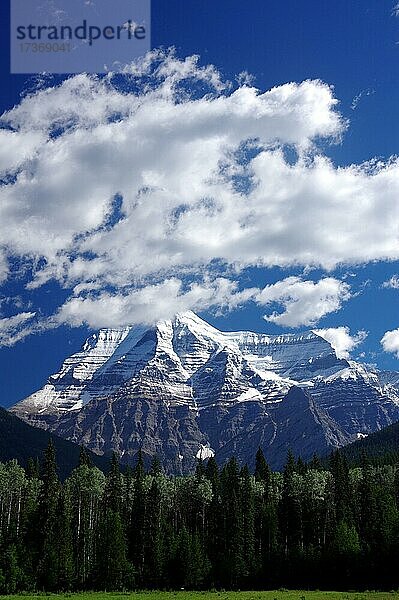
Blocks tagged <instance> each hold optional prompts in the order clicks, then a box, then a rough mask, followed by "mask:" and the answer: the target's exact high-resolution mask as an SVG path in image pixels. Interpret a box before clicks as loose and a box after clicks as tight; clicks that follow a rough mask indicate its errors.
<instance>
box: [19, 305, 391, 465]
mask: <svg viewBox="0 0 399 600" xmlns="http://www.w3.org/2000/svg"><path fill="white" fill-rule="evenodd" d="M398 381H399V377H396V376H395V374H394V373H389V374H386V373H381V372H378V371H376V370H371V369H368V368H367V367H366V366H364V365H360V364H358V363H355V362H352V361H346V360H343V359H339V358H338V357H337V355H336V353H335V351H334V350H333V348H332V347H331V345H330V344H329V343H328V342H327V341H326V340H324V339H323V338H322V337H320V336H319V335H317V334H315V333H313V332H311V331H310V332H306V333H304V334H298V335H296V334H287V335H279V336H268V335H264V334H256V333H251V332H238V333H231V332H229V333H223V332H220V331H218V330H217V329H215V328H213V327H211V326H210V325H209V324H208V323H206V322H205V321H203V320H202V319H200V318H199V317H198V316H196V315H195V314H194V313H191V312H189V313H183V314H179V315H177V316H176V317H175V318H174V319H173V321H163V322H160V323H158V324H157V325H156V326H154V327H131V328H129V327H128V328H124V329H120V330H119V329H104V330H101V331H100V332H98V333H97V334H94V335H93V336H91V337H90V338H89V339H88V340H87V342H86V343H85V344H84V346H83V348H82V350H81V352H78V353H77V354H74V355H73V356H71V357H70V358H68V359H67V360H66V361H65V362H64V364H63V365H62V367H61V370H60V372H59V373H57V374H55V375H53V376H51V377H50V378H49V380H48V382H47V384H46V385H45V386H44V388H43V389H41V390H39V391H38V392H36V393H34V394H32V395H31V396H29V397H28V398H26V399H25V400H23V401H22V402H20V403H18V404H17V405H15V406H14V407H13V408H12V409H11V410H12V412H14V413H15V414H17V415H18V416H19V417H21V418H23V419H24V420H25V421H27V422H29V423H30V424H33V425H36V426H40V427H42V428H45V429H49V430H51V431H54V432H55V433H57V434H58V435H60V436H62V437H64V438H67V439H70V440H72V441H75V442H78V443H81V444H84V445H86V446H88V447H89V448H91V449H92V450H94V451H95V452H97V453H100V454H101V453H104V452H109V451H110V450H115V451H116V452H118V454H119V455H120V456H121V459H122V460H123V461H125V462H130V461H132V460H133V457H134V455H135V454H136V452H137V450H138V448H140V447H142V449H143V452H144V453H145V455H148V456H150V455H153V454H158V455H159V457H160V458H161V460H162V461H163V463H164V466H165V467H166V469H167V470H168V471H170V472H175V473H183V472H188V471H190V470H192V469H193V467H194V465H195V462H196V458H198V457H202V458H205V457H208V456H210V455H213V454H215V455H216V458H217V459H219V460H220V461H221V462H222V461H224V460H225V459H227V458H228V457H229V456H231V455H232V454H235V455H236V456H237V457H238V458H239V459H240V460H241V461H243V462H249V463H251V462H252V460H253V456H254V454H255V452H256V449H257V448H258V447H259V446H261V447H262V448H263V450H264V452H265V454H266V456H267V458H268V460H269V462H270V463H271V465H272V466H273V467H274V468H279V467H281V465H282V464H283V462H284V460H285V457H286V453H287V450H288V448H291V449H292V450H293V451H294V452H295V453H296V454H298V455H299V454H300V455H301V456H302V457H303V458H305V459H306V458H309V457H310V456H311V455H312V454H313V453H314V452H325V451H327V450H328V449H329V448H330V449H331V448H334V447H338V446H342V445H344V444H346V443H349V442H350V441H352V440H354V439H356V438H357V437H358V436H361V435H364V434H368V433H370V432H371V431H375V430H377V429H380V428H382V427H384V426H386V425H389V424H390V423H392V422H394V421H397V420H399V391H398V389H399V388H398Z"/></svg>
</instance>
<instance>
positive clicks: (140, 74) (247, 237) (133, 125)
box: [0, 52, 399, 326]
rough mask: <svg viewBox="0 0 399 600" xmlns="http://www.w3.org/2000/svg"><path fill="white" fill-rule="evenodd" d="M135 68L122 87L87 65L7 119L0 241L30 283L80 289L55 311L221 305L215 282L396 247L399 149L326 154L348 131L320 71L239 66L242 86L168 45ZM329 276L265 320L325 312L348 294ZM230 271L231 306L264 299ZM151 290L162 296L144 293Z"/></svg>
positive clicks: (311, 319)
mask: <svg viewBox="0 0 399 600" xmlns="http://www.w3.org/2000/svg"><path fill="white" fill-rule="evenodd" d="M125 77H126V79H125V81H124V85H123V88H122V89H120V88H118V84H117V82H118V79H120V76H118V78H115V77H113V75H112V74H110V75H107V76H106V77H104V78H99V77H95V76H89V75H85V74H80V75H77V76H74V77H71V78H70V79H68V80H66V81H64V82H63V83H62V84H61V85H59V86H57V87H50V88H48V89H41V90H38V91H36V92H34V93H32V94H31V95H29V96H27V97H25V98H24V99H23V100H22V101H21V103H20V104H19V105H18V106H16V107H15V108H14V109H13V110H11V111H9V112H8V113H6V114H4V115H3V116H2V118H1V123H3V125H4V128H3V129H2V130H0V136H3V138H4V139H7V140H9V141H10V148H11V151H10V152H9V153H7V152H4V153H1V154H0V167H1V168H2V169H3V171H4V173H5V174H6V181H7V183H5V184H4V185H3V186H2V187H1V188H0V247H1V248H3V249H7V250H6V253H7V256H6V258H7V257H18V258H19V259H22V261H25V263H32V265H33V274H32V279H31V281H30V282H28V286H27V287H28V289H33V288H35V287H39V286H41V285H43V284H45V283H46V282H47V281H49V280H50V279H55V280H56V281H58V282H59V283H60V285H62V286H63V287H65V288H66V289H69V290H71V297H70V300H69V301H67V302H66V304H65V305H64V306H63V307H62V308H61V309H60V311H59V312H58V316H57V319H61V318H65V320H67V321H68V322H70V321H76V320H77V321H79V317H78V316H77V313H76V311H77V310H78V307H79V310H80V309H81V310H82V311H83V312H84V314H83V316H82V320H87V322H89V323H94V322H96V321H97V320H98V319H99V317H98V315H97V312H96V311H98V306H99V303H100V305H101V306H103V305H104V306H105V304H106V305H107V306H108V305H109V306H111V310H110V311H109V313H108V312H107V311H104V312H103V313H102V315H101V319H103V320H106V319H108V318H109V324H111V323H112V322H116V321H118V320H119V319H120V318H122V316H123V314H125V313H126V314H128V315H130V317H131V319H145V320H154V319H155V318H157V317H158V313H163V312H164V310H163V308H162V302H163V301H165V304H166V303H167V299H168V298H167V296H166V294H170V298H169V300H170V305H171V306H180V305H183V304H187V305H189V306H190V307H195V306H197V307H199V306H201V307H202V308H206V307H207V306H217V302H218V299H219V298H220V291H219V292H215V291H213V292H212V291H211V292H210V291H209V287H211V288H212V289H213V288H215V286H216V287H217V284H215V283H214V282H215V280H216V279H218V280H219V282H220V281H221V280H225V281H226V278H227V277H228V276H229V274H230V273H231V272H235V273H239V272H240V270H242V269H245V268H247V267H250V266H265V267H271V266H276V265H279V266H300V265H303V266H321V267H322V268H324V269H332V268H334V266H336V265H337V264H340V263H345V264H358V263H366V262H368V261H375V260H383V259H397V258H399V250H398V245H397V226H398V220H399V207H398V203H397V197H398V194H399V161H397V160H394V159H392V160H391V161H388V162H387V163H368V164H365V165H351V166H348V167H340V168H337V167H335V166H334V165H333V163H332V162H331V161H329V160H328V159H327V158H326V157H325V156H323V155H321V154H320V153H319V152H318V150H317V143H318V140H319V139H321V138H324V140H327V141H336V140H339V139H340V138H341V136H342V135H343V133H344V131H345V128H346V126H347V124H346V123H345V122H344V120H343V119H342V118H341V117H340V115H339V113H338V111H337V100H336V99H335V98H334V95H333V90H332V88H331V87H329V86H328V85H326V84H325V83H323V82H321V81H319V80H315V81H305V82H302V83H288V84H286V85H281V86H278V87H275V88H272V89H271V90H269V91H265V92H263V91H259V90H257V89H256V88H254V87H251V86H250V85H249V80H248V79H245V81H244V80H243V79H241V80H240V83H239V84H238V87H237V89H234V88H233V87H231V86H230V87H229V85H228V84H225V83H224V82H223V81H222V80H221V77H220V75H219V73H218V72H217V70H216V69H215V68H214V67H212V66H210V67H199V65H198V59H197V58H196V57H189V58H187V59H185V60H178V59H177V58H176V57H175V56H173V54H166V55H162V54H161V53H159V52H158V53H157V52H153V53H151V54H150V55H148V56H146V57H145V58H144V59H142V60H140V61H138V62H137V63H134V64H132V65H131V66H130V67H129V68H127V69H126V73H125ZM200 88H201V89H204V88H206V90H205V91H206V93H202V92H201V93H199V92H195V90H198V89H200ZM188 89H192V90H194V92H193V94H192V96H189V94H188V92H187V90H188ZM249 146H250V147H251V153H247V154H248V156H247V157H246V160H243V158H242V157H243V155H245V153H246V151H245V149H246V148H247V149H248V147H249ZM288 146H289V147H290V148H291V149H292V150H293V151H294V152H295V153H296V155H297V157H298V160H297V161H296V162H294V164H292V162H288V161H287V159H286V156H285V149H286V148H287V147H288ZM7 177H8V179H7ZM243 182H245V184H246V185H244V186H243V185H240V184H242V183H243ZM242 189H244V190H245V191H242ZM117 195H118V196H121V197H122V198H123V200H122V206H121V211H120V214H119V215H117V217H118V218H116V216H115V214H113V211H114V210H115V206H114V202H113V200H114V198H115V196H117ZM1 264H5V263H4V262H3V263H1ZM210 264H212V269H210V268H209V265H210ZM1 268H2V267H1V266H0V273H1V272H2V271H1ZM3 272H4V267H3ZM211 273H212V276H211ZM3 278H4V275H3ZM207 278H208V279H207ZM212 280H213V283H212ZM171 281H178V282H179V281H180V283H179V284H178V285H177V287H178V288H179V290H180V291H179V290H178V291H176V286H173V285H171V284H170V283H169V284H167V282H171ZM329 281H330V287H331V288H334V285H335V288H334V289H331V291H330V292H329V291H328V289H327V288H328V282H329ZM333 281H336V280H333V279H332V278H325V279H322V280H321V281H320V282H318V283H317V284H313V283H312V282H302V281H297V282H296V283H295V282H294V283H295V285H294V283H293V287H292V288H291V293H292V296H284V294H283V290H282V288H281V290H280V291H281V293H282V294H283V295H282V296H281V298H282V305H283V308H284V312H283V314H281V315H276V314H274V315H271V316H270V317H269V319H270V320H273V321H274V322H276V323H279V324H282V325H289V326H296V325H299V324H312V323H315V322H317V320H318V319H320V318H321V317H322V316H324V315H325V314H328V313H329V312H331V311H334V310H337V309H338V308H339V307H340V305H341V302H342V301H344V300H346V299H347V294H348V293H349V292H348V291H347V290H346V288H345V285H344V284H343V283H342V282H337V283H335V284H333V283H332V282H333ZM183 282H184V283H183ZM230 284H231V285H230V288H231V289H230V294H231V298H230V300H228V299H227V298H226V294H227V292H226V294H224V296H223V298H224V300H223V302H222V303H221V304H222V305H223V306H229V302H230V305H234V303H236V302H238V301H239V302H243V301H244V296H245V294H246V298H247V300H248V299H249V298H252V297H253V292H251V291H247V292H245V294H244V290H243V291H242V292H238V291H237V287H236V284H234V283H231V282H230ZM285 285H287V284H286V283H284V284H283V287H284V286H285ZM179 286H180V287H179ZM227 287H229V286H227ZM194 289H196V294H197V295H198V296H199V299H195V300H194V299H193V294H194V292H193V291H192V290H194ZM73 290H75V294H74V295H73ZM154 290H163V293H164V294H165V299H163V298H160V300H159V302H160V304H159V303H158V300H157V301H156V302H155V301H154V302H147V301H146V297H147V295H148V296H149V297H151V295H152V294H154V293H156V292H154ZM90 291H92V293H90ZM268 293H269V294H270V293H271V291H270V290H269V292H268ZM307 293H309V295H310V296H312V295H313V299H314V300H315V302H314V303H313V306H312V305H311V301H310V300H309V301H307V295H306V294H307ZM238 294H241V295H240V296H239V295H238ZM262 294H263V296H262V297H263V298H264V299H266V303H267V302H268V301H267V292H262ZM157 298H158V296H157ZM239 298H240V300H239ZM129 299H134V302H138V306H140V307H141V308H140V309H138V308H137V309H133V307H132V306H131V304H130V302H131V301H132V302H133V300H129ZM183 299H184V301H183ZM276 300H278V298H276ZM104 303H105V304H104ZM118 307H119V308H118ZM123 307H125V308H123ZM160 307H161V308H160ZM124 310H125V313H124V312H123V311H124ZM89 313H90V314H89ZM118 315H119V317H118ZM103 324H105V323H103ZM295 324H296V325H295Z"/></svg>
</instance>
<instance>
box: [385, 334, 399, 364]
mask: <svg viewBox="0 0 399 600" xmlns="http://www.w3.org/2000/svg"><path fill="white" fill-rule="evenodd" d="M381 345H382V347H383V349H384V352H389V353H390V354H395V355H396V356H397V358H399V329H394V330H393V331H387V332H385V333H384V335H383V337H382V339H381Z"/></svg>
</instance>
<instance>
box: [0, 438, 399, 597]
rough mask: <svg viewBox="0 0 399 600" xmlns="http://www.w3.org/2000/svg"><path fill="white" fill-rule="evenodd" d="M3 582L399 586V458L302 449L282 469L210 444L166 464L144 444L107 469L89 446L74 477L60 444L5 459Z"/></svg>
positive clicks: (98, 586)
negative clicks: (314, 453)
mask: <svg viewBox="0 0 399 600" xmlns="http://www.w3.org/2000/svg"><path fill="white" fill-rule="evenodd" d="M0 535H1V539H0V544H1V556H0V592H1V593H13V592H17V591H21V590H25V591H34V590H46V591H61V590H64V591H66V590H122V589H146V588H152V589H179V588H182V587H184V588H191V589H203V588H206V589H212V588H224V589H268V588H276V587H283V586H284V587H292V588H314V589H327V588H331V589H367V588H368V589H398V587H399V574H398V569H397V565H398V558H399V466H397V465H378V466H372V465H371V464H370V463H369V462H368V461H367V459H366V458H363V461H362V464H361V466H359V467H356V468H350V467H349V466H348V464H347V462H346V458H345V457H344V456H343V455H342V454H341V453H340V452H335V453H334V454H332V455H331V457H330V460H329V464H328V468H326V467H325V466H322V465H321V463H320V462H319V461H318V459H316V458H315V459H314V460H313V461H311V462H310V463H309V464H307V465H306V464H304V463H303V462H302V461H301V460H300V459H299V460H295V459H294V457H293V455H292V454H291V453H289V455H288V457H287V462H286V465H285V468H284V471H283V472H282V473H275V472H271V470H270V469H269V467H268V465H267V462H266V460H265V458H264V456H263V454H262V452H261V451H260V450H259V451H258V452H257V455H256V468H255V472H254V473H250V471H249V469H248V468H247V467H246V466H244V467H242V468H240V467H239V465H238V463H237V461H236V460H235V459H234V458H231V459H230V460H229V462H228V463H227V464H226V465H225V466H224V467H223V468H222V469H219V468H218V466H217V464H216V461H215V460H214V459H213V458H211V459H209V460H208V462H207V463H202V462H199V463H198V466H197V470H196V473H195V475H192V476H186V477H172V476H166V475H165V474H163V472H162V468H161V465H160V464H159V462H158V460H157V459H156V458H155V459H154V460H153V463H152V465H151V468H150V469H149V471H148V472H146V471H145V469H144V463H143V460H142V457H141V453H139V454H138V457H137V464H136V466H135V468H134V469H127V470H126V471H124V472H123V473H122V472H121V470H120V468H119V465H118V461H117V459H116V457H115V456H114V457H113V459H112V461H111V465H110V469H109V472H108V474H107V475H104V473H103V472H102V471H100V470H99V469H98V468H96V467H93V466H92V465H91V464H90V458H89V456H88V454H87V453H86V452H85V451H84V450H82V451H81V456H80V461H79V466H77V467H76V468H75V469H74V470H73V471H72V473H71V474H70V476H69V477H68V478H67V479H66V480H65V481H64V482H63V483H61V482H60V480H59V478H58V473H57V464H56V456H55V450H54V446H53V445H52V444H50V445H49V447H48V448H47V450H46V452H45V457H44V460H43V464H42V465H40V466H39V464H38V462H37V461H33V460H31V461H30V462H29V464H28V467H27V469H26V470H24V469H23V468H22V467H21V466H19V464H18V463H17V462H16V461H14V460H13V461H10V462H8V463H5V464H2V463H0Z"/></svg>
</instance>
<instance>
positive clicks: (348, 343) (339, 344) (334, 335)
mask: <svg viewBox="0 0 399 600" xmlns="http://www.w3.org/2000/svg"><path fill="white" fill-rule="evenodd" d="M314 332H315V333H317V335H320V336H321V337H322V338H324V339H325V340H327V342H329V343H330V344H331V346H332V347H333V348H334V350H335V352H336V354H337V356H338V358H346V359H348V358H350V353H351V352H352V351H353V350H354V349H355V348H356V347H357V346H359V344H361V343H362V342H364V340H365V339H366V337H367V335H368V334H367V332H366V331H358V332H357V333H356V334H355V335H351V333H350V329H349V327H328V328H326V329H315V330H314ZM362 354H363V356H364V353H362Z"/></svg>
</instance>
